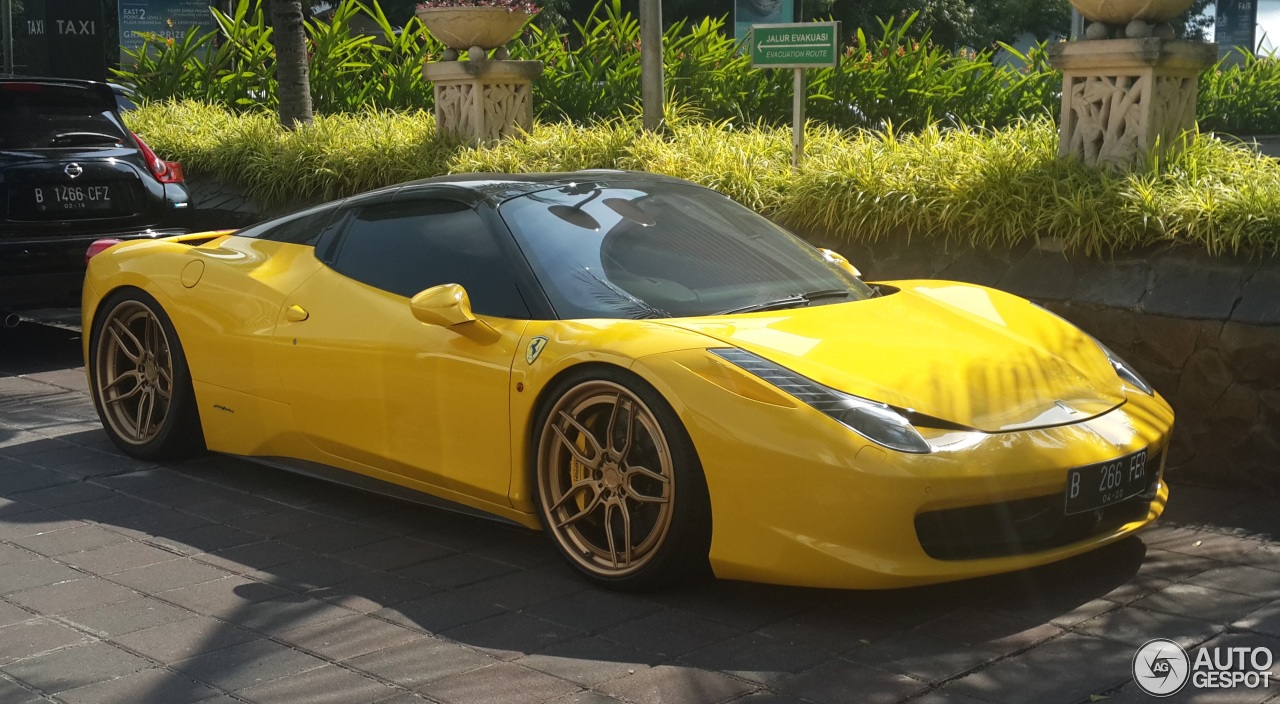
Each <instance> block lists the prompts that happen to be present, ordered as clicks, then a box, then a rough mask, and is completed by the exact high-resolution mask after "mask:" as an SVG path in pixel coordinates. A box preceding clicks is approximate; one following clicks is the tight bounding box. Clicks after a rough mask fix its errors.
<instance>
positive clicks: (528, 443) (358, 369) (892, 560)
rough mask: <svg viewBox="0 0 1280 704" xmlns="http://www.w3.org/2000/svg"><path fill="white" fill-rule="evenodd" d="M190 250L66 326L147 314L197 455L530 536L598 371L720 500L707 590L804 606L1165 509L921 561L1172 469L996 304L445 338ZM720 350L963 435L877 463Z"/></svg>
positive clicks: (276, 267)
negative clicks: (254, 464) (736, 585)
mask: <svg viewBox="0 0 1280 704" xmlns="http://www.w3.org/2000/svg"><path fill="white" fill-rule="evenodd" d="M209 238H212V239H209ZM187 239H188V241H191V242H193V243H196V244H197V246H192V245H189V244H183V243H182V242H180V241H165V240H160V241H143V242H129V243H125V244H122V245H118V246H117V247H115V248H112V249H111V250H109V256H102V255H99V256H98V257H96V258H95V259H94V260H93V261H91V263H90V267H89V273H88V278H87V280H86V286H85V289H84V291H85V293H84V309H83V313H84V316H85V321H86V331H87V330H88V329H89V328H88V327H87V326H88V325H90V324H91V322H92V321H93V320H94V316H95V315H96V314H97V309H98V306H99V305H100V303H101V302H102V300H103V299H104V298H105V297H106V296H108V295H109V294H110V293H111V292H112V291H114V290H116V289H118V288H120V287H122V286H128V287H137V288H141V289H143V290H145V291H146V292H148V293H149V294H151V295H152V296H154V297H155V298H156V299H157V300H158V301H159V302H160V304H161V305H162V306H163V307H164V309H165V312H166V313H167V314H168V316H169V317H170V318H171V320H172V321H173V325H174V327H175V329H176V331H177V333H178V337H179V339H180V341H181V344H182V347H183V349H184V351H185V353H186V356H187V360H188V364H189V367H190V370H191V376H192V379H193V384H194V387H195V392H196V398H197V403H198V406H199V414H200V418H201V423H202V425H203V428H204V432H205V438H206V443H207V445H208V447H209V448H210V449H211V450H214V451H219V452H226V453H230V454H236V455H246V456H256V457H262V458H273V457H285V458H292V459H296V460H302V461H306V462H312V463H317V464H321V465H327V466H331V467H337V468H339V469H342V470H347V471H351V472H356V473H359V474H363V475H366V476H369V477H373V478H376V479H380V480H383V481H387V482H391V483H394V484H397V485H400V486H404V487H407V488H410V489H413V490H416V491H421V492H426V493H429V494H433V495H435V496H439V497H441V498H445V499H448V500H451V501H455V502H457V503H460V504H463V505H465V506H469V507H472V508H475V509H479V510H482V511H486V512H489V513H492V514H495V515H498V516H501V517H503V518H506V519H508V520H512V521H515V522H518V523H520V524H522V525H525V526H529V527H531V528H536V527H538V523H539V522H538V518H537V514H536V511H535V496H534V488H533V487H534V482H533V459H532V454H531V451H532V441H533V435H534V431H535V427H534V426H535V423H536V416H537V412H538V409H539V404H540V402H542V401H543V400H544V399H545V398H546V392H547V391H548V390H549V389H550V388H551V386H552V385H553V384H554V383H555V381H556V379H557V377H558V375H560V374H562V373H564V372H566V371H567V370H570V369H574V368H578V367H579V366H580V365H583V364H599V365H610V366H613V367H618V368H622V369H627V370H630V371H631V372H632V373H634V374H636V375H638V376H639V377H640V378H642V379H643V380H645V381H646V382H647V383H649V384H650V385H652V386H653V387H654V388H655V389H656V390H657V391H658V392H659V393H661V395H662V396H663V397H664V398H665V399H666V400H667V402H668V403H670V405H671V406H672V408H673V409H674V410H675V412H676V414H677V415H678V417H679V418H680V420H681V421H682V422H683V424H684V426H685V428H686V430H687V431H688V433H689V436H690V438H691V439H692V441H693V445H694V447H695V449H696V451H697V454H698V456H699V459H700V461H701V464H702V468H703V471H704V474H705V476H706V481H707V485H708V489H709V492H710V497H711V509H712V526H713V532H712V544H711V550H710V560H711V564H712V567H713V569H714V571H715V573H716V574H717V575H718V576H720V577H725V578H732V579H746V580H755V581H762V582H773V583H781V584H795V585H807V586H818V587H842V588H884V587H897V586H906V585H915V584H925V583H930V582H938V581H945V580H952V579H961V578H967V577H976V576H981V575H987V574H993V573H998V572H1006V571H1011V570H1017V569H1022V568H1027V567H1032V566H1035V565H1040V564H1044V563H1047V562H1051V561H1055V560H1059V559H1062V558H1064V557H1068V556H1070V555H1074V554H1078V553H1081V552H1084V551H1086V550H1090V549H1093V548H1095V547H1097V546H1099V545H1101V544H1105V543H1108V542H1111V541H1115V540H1118V539H1120V538H1122V537H1124V536H1126V535H1129V534H1131V533H1133V532H1134V531H1136V530H1138V529H1139V528H1141V527H1142V526H1144V525H1146V524H1148V523H1149V522H1151V521H1152V520H1154V519H1155V518H1156V517H1158V516H1159V514H1160V513H1161V512H1162V511H1163V507H1164V503H1165V500H1166V498H1167V488H1166V487H1165V485H1164V483H1163V479H1162V478H1161V479H1160V481H1159V483H1158V486H1157V489H1156V495H1155V497H1154V498H1153V500H1152V501H1151V503H1150V509H1149V511H1148V512H1147V515H1145V516H1142V517H1139V518H1136V519H1135V520H1132V521H1129V522H1126V523H1124V524H1123V525H1120V526H1116V527H1114V528H1112V529H1109V530H1106V531H1103V532H1100V533H1096V534H1092V535H1089V536H1087V537H1085V538H1083V539H1080V540H1076V541H1074V542H1070V543H1069V544H1066V545H1060V546H1055V547H1052V548H1049V549H1045V550H1040V551H1035V552H1031V553H1028V554H1020V555H1010V556H1005V557H995V558H979V559H954V560H952V559H936V558H934V557H931V556H930V555H929V554H927V553H926V551H925V550H924V549H923V548H922V546H921V542H920V540H919V539H918V538H917V532H916V527H915V525H914V523H913V522H914V521H915V519H916V517H917V516H918V515H920V514H921V513H923V512H929V511H936V510H941V509H949V508H958V507H966V506H977V505H981V504H989V503H993V502H1003V501H1014V500H1018V499H1025V498H1030V497H1052V496H1055V495H1056V496H1059V497H1061V496H1062V495H1063V493H1064V490H1065V489H1066V482H1067V470H1068V469H1070V468H1073V467H1080V466H1083V465H1089V464H1093V463H1098V462H1103V461H1107V460H1112V459H1115V458H1117V457H1121V456H1124V455H1126V454H1128V453H1131V452H1134V451H1136V450H1139V449H1143V448H1146V449H1147V450H1148V452H1149V453H1150V455H1151V456H1152V457H1154V456H1155V455H1156V453H1160V455H1161V457H1163V454H1164V453H1163V452H1162V450H1163V449H1164V448H1166V447H1167V445H1168V437H1169V432H1170V430H1171V428H1172V423H1173V415H1172V412H1171V410H1170V408H1169V406H1168V404H1166V403H1165V401H1164V400H1163V399H1162V398H1160V397H1159V396H1158V395H1147V394H1145V393H1143V392H1141V391H1139V390H1137V389H1134V388H1132V387H1130V386H1128V385H1126V384H1125V383H1124V382H1123V381H1121V380H1120V378H1119V377H1118V376H1117V375H1116V373H1115V371H1114V370H1113V368H1112V367H1111V365H1110V362H1109V361H1108V360H1107V358H1106V356H1105V355H1104V354H1103V353H1102V351H1101V350H1100V349H1099V348H1098V347H1097V345H1096V344H1094V343H1093V341H1092V340H1090V339H1089V338H1088V336H1086V335H1084V334H1083V333H1081V332H1080V331H1078V330H1076V329H1075V328H1073V327H1072V326H1070V325H1068V324H1067V323H1065V322H1063V321H1061V320H1060V319H1058V318H1056V317H1054V316H1052V315H1051V314H1049V313H1046V312H1044V311H1043V310H1040V309H1038V308H1036V307H1035V306H1033V305H1031V304H1029V303H1027V302H1026V301H1023V300H1021V299H1018V298H1016V297H1013V296H1009V295H1007V294H1003V293H1000V292H998V291H993V290H991V289H986V288H982V287H978V286H971V285H967V284H957V283H949V282H937V281H917V282H897V283H895V284H894V285H895V286H897V287H898V288H900V289H901V290H900V291H898V292H895V293H891V294H889V295H886V296H883V297H880V298H875V299H869V300H866V301H858V302H850V303H842V304H833V305H824V306H814V307H809V308H800V309H794V310H783V311H769V312H760V313H747V314H739V315H727V316H713V317H703V318H685V319H661V320H603V319H599V320H533V321H524V320H506V319H498V318H485V317H483V316H478V317H479V321H478V322H474V323H465V324H463V325H460V326H454V327H440V326H433V325H426V324H423V323H420V322H418V321H417V320H416V319H415V318H414V316H413V313H412V311H411V309H410V305H409V300H408V299H407V298H404V297H402V296H397V295H394V294H390V293H387V292H384V291H381V290H378V289H374V288H371V287H368V286H365V285H364V284H360V283H358V282H355V281H353V280H350V279H347V278H346V277H343V276H342V275H340V274H338V273H336V272H334V271H333V270H331V269H329V268H328V267H326V266H325V265H324V264H323V263H322V262H320V261H318V260H317V259H316V258H315V255H314V253H313V252H312V250H311V248H310V247H306V246H302V245H294V244H284V243H277V242H268V241H261V240H253V239H246V238H241V237H235V236H212V235H206V236H205V239H208V241H203V240H202V239H200V238H194V237H191V236H189V237H188V238H187ZM192 262H198V264H192ZM189 267H195V268H202V269H203V271H202V273H201V274H200V275H199V276H195V275H194V274H193V272H192V269H190V268H189ZM193 279H194V281H193ZM87 340H88V335H86V352H87V350H88V346H87V345H88V343H87ZM731 346H732V347H739V348H741V349H744V350H747V351H750V352H753V353H755V354H757V355H760V356H762V357H765V358H767V359H769V360H771V361H773V362H776V363H778V364H780V365H782V366H784V367H787V368H789V369H791V370H793V371H795V372H797V373H799V374H802V375H804V376H807V377H809V378H810V379H813V380H815V381H818V382H820V383H822V384H825V385H828V386H830V387H833V388H837V389H839V390H841V391H844V392H846V393H850V394H855V395H861V396H865V397H867V398H871V399H874V400H876V401H882V402H887V403H890V404H893V405H896V406H900V407H902V408H909V409H913V410H915V411H918V412H919V413H922V414H925V415H927V416H932V417H934V418H941V419H945V420H947V421H951V422H952V423H955V424H959V425H961V426H969V427H970V428H972V429H971V430H964V429H954V428H953V429H949V430H928V429H925V430H923V431H922V432H923V433H924V435H925V437H926V439H927V440H928V442H929V443H930V445H931V446H932V451H931V452H929V453H927V454H918V455H912V454H904V453H901V452H897V451H894V450H889V449H885V448H883V447H880V446H878V445H876V444H875V443H873V442H871V441H869V440H867V439H865V438H863V437H862V436H860V435H859V434H857V433H856V432H854V431H852V430H851V429H849V428H848V427H845V426H844V425H842V424H841V423H839V422H837V421H835V420H833V419H832V418H831V417H829V416H827V415H825V414H823V413H822V412H820V411H818V410H816V409H814V408H813V407H811V406H808V405H806V404H805V403H803V402H801V401H799V400H798V399H796V398H794V397H792V396H790V395H788V394H786V393H785V392H783V391H781V390H780V389H778V388H776V387H774V386H772V385H771V384H769V383H768V382H766V381H764V380H762V379H760V378H758V377H755V376H753V375H751V374H749V373H747V372H745V371H744V370H742V369H740V368H738V367H736V366H734V365H733V364H730V363H728V362H726V361H724V360H723V359H721V358H719V357H716V356H715V355H713V354H712V353H710V352H708V350H709V349H715V348H725V347H731ZM1055 401H1060V402H1062V403H1059V404H1055V403H1054V402H1055ZM1064 406H1065V407H1066V409H1065V410H1064V408H1063V407H1064ZM1064 414H1066V415H1064Z"/></svg>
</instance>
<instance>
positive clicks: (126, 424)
mask: <svg viewBox="0 0 1280 704" xmlns="http://www.w3.org/2000/svg"><path fill="white" fill-rule="evenodd" d="M87 361H88V367H89V391H90V394H91V395H92V396H93V405H94V408H96V409H97V411H98V418H99V419H100V420H101V421H102V427H103V428H104V429H105V430H106V432H107V437H109V438H111V441H112V442H113V443H115V445H116V447H119V448H120V449H121V450H123V451H124V452H125V454H127V455H130V456H132V457H137V458H138V459H143V460H175V459H183V458H187V457H192V456H195V455H198V454H200V453H201V452H204V450H205V444H204V433H203V431H202V430H201V427H200V414H199V412H198V410H197V408H196V399H195V391H194V390H193V389H192V386H191V373H190V370H189V369H188V368H187V359H186V355H185V354H183V351H182V343H181V342H180V341H179V340H178V333H177V331H176V330H174V327H173V322H172V321H171V320H170V319H169V316H168V315H166V314H165V312H164V309H163V308H162V307H161V306H160V304H159V302H157V301H156V299H155V298H153V297H152V296H151V295H150V294H148V293H146V292H145V291H142V290H141V289H136V288H123V289H119V290H117V291H115V292H113V293H111V294H110V295H109V296H107V297H106V298H105V299H104V300H103V301H102V303H101V304H100V305H99V306H98V311H97V314H96V315H95V316H94V320H93V326H92V328H91V330H90V336H89V359H88V360H87ZM166 377H167V378H166ZM166 394H167V395H168V398H167V399H166V398H165V395H166ZM148 400H149V402H150V405H149V406H148V405H147V404H148Z"/></svg>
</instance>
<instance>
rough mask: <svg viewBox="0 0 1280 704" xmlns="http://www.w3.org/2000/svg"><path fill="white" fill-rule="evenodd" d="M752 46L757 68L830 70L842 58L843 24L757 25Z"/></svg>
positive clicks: (753, 26) (752, 34) (754, 27)
mask: <svg viewBox="0 0 1280 704" xmlns="http://www.w3.org/2000/svg"><path fill="white" fill-rule="evenodd" d="M750 43H751V65H752V66H753V67H755V68H826V67H828V66H835V65H836V59H837V57H838V56H839V54H838V53H837V52H838V51H839V48H840V23H838V22H799V23H795V24H755V25H751V37H750Z"/></svg>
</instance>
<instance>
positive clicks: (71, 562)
mask: <svg viewBox="0 0 1280 704" xmlns="http://www.w3.org/2000/svg"><path fill="white" fill-rule="evenodd" d="M79 365H80V362H79V359H78V349H77V341H76V339H75V335H74V334H73V333H68V332H65V331H57V330H53V329H50V328H40V327H34V326H32V327H25V328H19V329H18V330H15V331H6V332H5V334H4V336H3V337H0V703H2V704H20V703H23V702H28V701H61V702H128V703H129V704H148V703H155V704H186V703H187V702H196V701H204V702H210V703H211V704H212V703H213V702H232V701H241V702H264V703H270V702H288V703H290V704H293V703H299V704H309V703H317V704H318V703H327V702H332V703H334V704H349V703H355V702H385V703H386V704H402V703H407V702H418V701H424V700H425V701H435V702H446V703H451V702H486V703H488V702H494V703H502V702H544V701H554V702H560V703H563V704H568V703H570V702H582V703H584V704H585V703H592V704H594V703H599V702H611V701H615V700H620V701H630V702H681V703H684V702H719V701H729V700H733V701H740V702H744V703H751V704H764V703H765V702H792V701H813V702H841V703H843V702H898V701H911V702H919V703H920V704H940V703H944V702H965V703H969V704H972V703H974V702H990V703H993V704H1015V703H1017V702H1028V703H1034V704H1043V703H1051V702H1065V703H1074V702H1089V701H1093V699H1091V697H1094V695H1107V697H1108V698H1107V699H1106V700H1105V701H1108V702H1139V701H1156V700H1150V699H1149V698H1148V697H1147V696H1146V695H1145V694H1142V693H1141V692H1139V691H1137V690H1136V689H1135V686H1134V685H1133V684H1132V682H1131V681H1130V676H1129V668H1130V661H1131V659H1132V657H1133V654H1134V650H1135V647H1136V646H1137V645H1139V644H1141V643H1142V642H1144V641H1146V640H1147V639H1149V638H1153V637H1169V638H1174V639H1176V640H1178V641H1180V642H1181V643H1183V644H1184V645H1187V646H1192V645H1198V644H1203V643H1209V644H1212V645H1254V644H1257V645H1266V646H1269V647H1270V648H1271V650H1272V652H1274V653H1276V654H1277V655H1278V656H1280V502H1277V500H1276V499H1268V498H1257V497H1251V496H1249V495H1246V494H1240V493H1229V492H1221V491H1210V490H1204V489H1195V488H1192V487H1175V489H1176V490H1177V493H1176V495H1175V498H1174V504H1173V507H1172V509H1171V511H1170V514H1169V516H1168V518H1169V520H1166V521H1165V522H1164V523H1163V524H1162V525H1160V526H1159V527H1158V528H1155V529H1153V530H1151V531H1149V532H1147V533H1146V534H1144V535H1143V536H1142V537H1141V538H1140V539H1130V540H1128V541H1126V542H1123V543H1120V544H1117V545H1114V546H1112V547H1110V548H1108V549H1105V550H1102V551H1098V552H1096V553H1094V554H1092V555H1087V556H1084V557H1082V558H1078V559H1075V560H1072V561H1069V562H1066V563H1063V564H1060V565H1056V566H1053V567H1050V568H1047V569H1040V570H1036V571H1032V572H1027V573H1021V574H1016V575H1010V576H1005V577H1000V578H995V579H984V580H980V581H974V582H969V583H964V584H958V585H949V586H942V587H931V588H925V589H915V590H907V591H898V592H892V593H852V592H833V591H820V590H805V589H791V588H779V587H768V586H758V585H748V584H738V583H727V582H720V583H706V584H702V585H698V586H694V587H688V588H684V589H680V590H675V591H669V592H664V593H659V594H649V595H644V596H631V595H621V594H616V593H611V592H608V591H602V590H598V589H594V588H592V587H590V586H589V585H587V584H585V583H584V582H582V581H580V580H579V579H577V578H575V577H574V576H573V575H572V574H571V573H570V572H569V570H568V568H567V567H565V566H564V565H562V564H561V563H560V561H559V559H558V558H557V557H556V556H555V555H554V554H553V553H552V551H551V549H550V548H549V546H548V545H547V544H545V543H544V541H543V540H542V539H541V538H540V537H539V536H537V535H535V534H530V533H527V532H523V531H519V530H514V529H509V528H505V527H501V526H498V525H495V524H491V523H488V522H485V521H481V520H477V519H472V518H467V517H461V516H456V515H452V514H448V513H443V512H440V511H437V510H433V509H428V508H422V507H418V506H414V505H408V504H404V503H400V502H396V501H392V500H389V499H383V498H379V497H375V496H370V495H365V494H360V493H356V492H353V491H351V490H345V489H341V488H335V487H332V486H329V485H326V484H322V483H319V482H315V481H312V480H308V479H303V478H299V477H295V476H292V475H287V474H284V473H280V472H276V471H273V470H270V469H265V468H262V467H259V466H256V465H251V464H247V463H243V462H240V461H236V460H231V459H227V458H223V457H215V456H210V457H208V458H205V459H201V460H198V461H193V462H188V463H185V464H178V465H161V466H156V465H148V464H145V463H141V462H137V461H134V460H131V459H128V458H126V457H124V456H122V455H121V454H119V453H118V452H116V451H115V450H114V449H113V448H112V447H111V446H110V445H109V444H108V442H107V440H106V437H105V436H104V435H103V433H102V431H101V430H100V428H99V425H98V421H97V419H96V417H95V415H94V413H93V410H92V408H91V406H90V402H89V400H88V398H87V396H86V395H85V391H84V387H85V381H84V376H83V371H82V370H81V369H80V368H79ZM1278 659H1280V658H1278ZM1272 672H1273V673H1280V664H1278V665H1276V666H1275V667H1273V668H1272ZM1180 699H1181V700H1184V701H1185V700H1192V699H1196V700H1202V701H1215V702H1218V701H1223V702H1227V701H1230V702H1263V701H1270V702H1273V703H1276V702H1280V685H1272V687H1271V689H1270V690H1267V691H1257V690H1255V691H1249V692H1246V691H1239V690H1237V691H1233V692H1225V693H1224V692H1218V693H1216V695H1214V696H1208V695H1207V694H1200V695H1194V694H1193V693H1192V692H1190V691H1189V689H1188V690H1184V692H1183V694H1182V696H1181V697H1180Z"/></svg>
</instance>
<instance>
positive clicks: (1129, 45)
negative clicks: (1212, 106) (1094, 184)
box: [1049, 0, 1218, 168]
mask: <svg viewBox="0 0 1280 704" xmlns="http://www.w3.org/2000/svg"><path fill="white" fill-rule="evenodd" d="M1191 3H1192V0H1071V4H1072V5H1074V6H1075V8H1076V9H1077V10H1079V11H1080V14H1081V15H1084V16H1085V18H1087V19H1089V20H1091V21H1092V23H1091V24H1090V25H1089V27H1088V28H1087V29H1086V31H1085V38H1083V39H1081V40H1077V41H1070V42H1061V43H1059V44H1056V45H1053V46H1051V47H1050V48H1049V63H1051V64H1052V65H1053V66H1054V68H1058V69H1061V70H1062V120H1061V123H1060V124H1061V126H1060V128H1059V129H1060V141H1059V148H1058V153H1059V155H1060V156H1064V157H1073V158H1076V159H1079V160H1081V161H1083V162H1084V163H1086V164H1088V165H1090V166H1106V167H1112V168H1127V167H1131V166H1134V165H1138V164H1141V163H1143V162H1144V161H1145V160H1147V159H1148V158H1152V157H1155V158H1160V157H1162V156H1164V155H1168V154H1171V153H1173V152H1174V151H1175V150H1177V149H1178V148H1179V145H1180V144H1181V142H1182V135H1183V134H1184V133H1186V132H1187V131H1188V130H1192V129H1194V128H1195V124H1196V94H1197V92H1198V91H1199V75H1200V71H1201V70H1202V69H1204V68H1206V67H1208V66H1211V65H1213V62H1214V60H1215V59H1216V58H1217V54H1218V48H1217V46H1216V45H1214V44H1208V43H1205V42H1198V41H1189V40H1186V39H1175V38H1174V29H1173V25H1171V24H1169V22H1170V20H1173V19H1176V18H1177V17H1178V16H1179V15H1180V14H1182V13H1183V12H1186V11H1187V8H1189V7H1190V6H1191Z"/></svg>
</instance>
